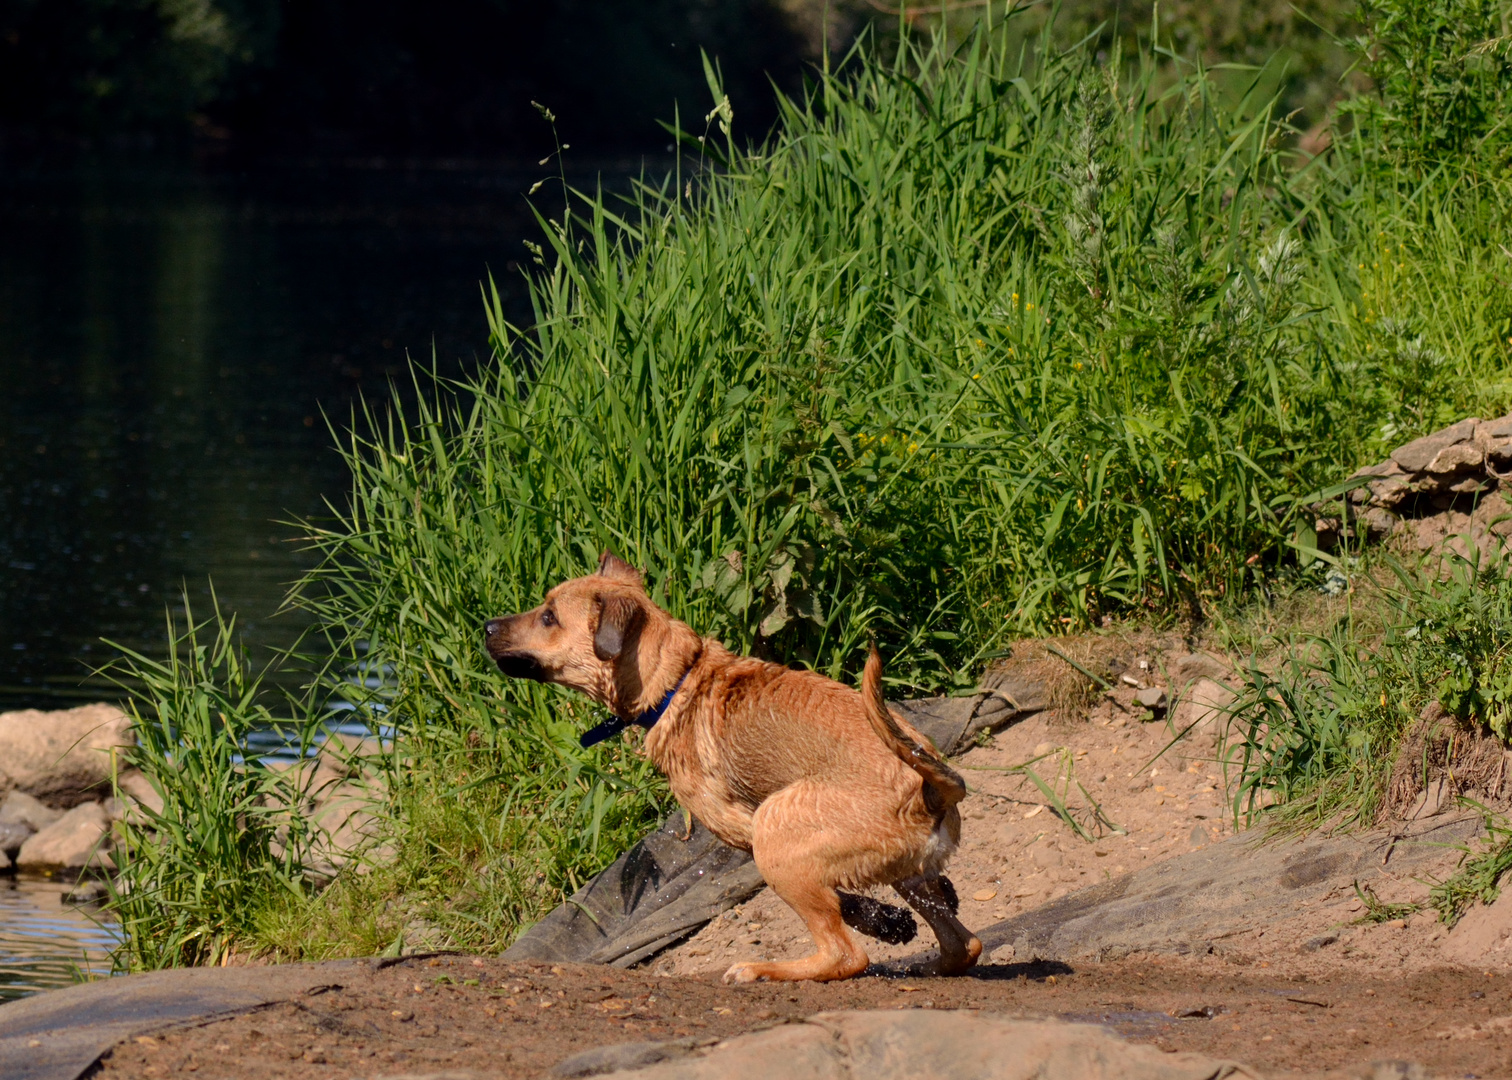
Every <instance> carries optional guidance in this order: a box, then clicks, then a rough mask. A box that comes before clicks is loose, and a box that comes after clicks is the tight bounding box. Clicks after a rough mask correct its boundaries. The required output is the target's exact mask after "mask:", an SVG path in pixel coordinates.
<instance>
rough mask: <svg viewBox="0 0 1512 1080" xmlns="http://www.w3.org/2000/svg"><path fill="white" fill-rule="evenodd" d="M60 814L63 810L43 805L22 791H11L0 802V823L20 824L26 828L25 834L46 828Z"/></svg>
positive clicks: (60, 815)
mask: <svg viewBox="0 0 1512 1080" xmlns="http://www.w3.org/2000/svg"><path fill="white" fill-rule="evenodd" d="M62 816H63V811H61V810H54V809H53V808H52V807H50V806H45V805H43V803H42V802H41V800H39V799H36V798H33V797H32V796H30V795H28V794H27V793H26V792H24V791H12V792H11V793H10V794H9V795H7V796H6V797H5V801H4V802H0V825H17V826H20V827H22V828H25V829H27V830H28V833H27V835H30V834H31V833H34V832H37V831H38V830H40V829H45V828H47V827H48V826H49V825H51V824H52V823H53V822H55V821H57V820H58V819H59V818H60V817H62Z"/></svg>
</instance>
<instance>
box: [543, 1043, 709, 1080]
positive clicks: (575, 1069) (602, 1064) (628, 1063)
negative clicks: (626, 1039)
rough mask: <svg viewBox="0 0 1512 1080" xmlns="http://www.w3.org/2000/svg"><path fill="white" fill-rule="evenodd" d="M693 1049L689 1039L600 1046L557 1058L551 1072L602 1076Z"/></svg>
mask: <svg viewBox="0 0 1512 1080" xmlns="http://www.w3.org/2000/svg"><path fill="white" fill-rule="evenodd" d="M692 1052H693V1051H692V1046H691V1044H690V1043H689V1042H687V1041H686V1040H680V1041H677V1042H632V1043H617V1044H616V1045H614V1046H596V1047H594V1048H593V1049H592V1050H584V1051H583V1052H582V1053H581V1054H573V1055H572V1056H571V1057H570V1058H565V1059H563V1060H562V1061H559V1062H557V1063H556V1064H555V1065H553V1066H552V1067H551V1071H550V1072H549V1073H547V1075H548V1076H554V1077H560V1078H562V1080H576V1078H577V1077H580V1076H599V1075H602V1074H603V1073H612V1072H616V1071H618V1070H621V1069H643V1068H645V1067H646V1066H647V1065H655V1064H657V1063H658V1062H662V1061H675V1060H676V1059H678V1058H683V1057H687V1056H688V1055H689V1054H690V1053H692Z"/></svg>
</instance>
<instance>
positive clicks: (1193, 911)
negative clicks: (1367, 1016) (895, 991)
mask: <svg viewBox="0 0 1512 1080" xmlns="http://www.w3.org/2000/svg"><path fill="white" fill-rule="evenodd" d="M1259 831H1260V830H1256V832H1259ZM1479 831H1480V819H1479V818H1477V817H1473V816H1472V817H1464V818H1459V819H1456V820H1452V821H1451V820H1445V819H1444V818H1436V819H1434V820H1433V821H1432V822H1424V823H1418V824H1415V825H1404V826H1398V827H1397V828H1396V829H1395V831H1392V830H1387V829H1377V830H1372V831H1370V832H1361V833H1357V834H1354V835H1351V836H1342V835H1336V836H1323V835H1321V834H1314V835H1313V836H1310V837H1308V838H1306V839H1304V840H1295V841H1293V840H1285V841H1279V840H1278V841H1273V842H1269V843H1267V842H1266V841H1265V839H1264V837H1262V836H1258V835H1255V834H1254V833H1240V834H1238V835H1237V836H1232V837H1230V838H1228V839H1226V840H1222V841H1219V842H1218V843H1214V844H1210V845H1208V846H1207V847H1204V848H1202V849H1200V850H1198V851H1193V852H1190V853H1188V854H1186V855H1178V856H1176V857H1175V858H1172V859H1166V860H1164V861H1162V862H1158V863H1154V864H1152V865H1150V866H1147V867H1145V868H1143V869H1141V870H1137V871H1135V872H1134V873H1132V874H1125V875H1124V876H1122V877H1118V878H1114V879H1112V880H1111V881H1105V882H1103V883H1101V884H1099V885H1094V886H1092V887H1091V888H1087V889H1082V890H1080V891H1078V892H1074V893H1071V894H1069V895H1067V896H1063V897H1061V898H1060V899H1059V900H1054V901H1052V902H1050V903H1048V904H1045V905H1044V906H1042V907H1039V908H1035V909H1034V910H1032V911H1028V912H1025V913H1024V914H1022V915H1018V916H1015V917H1014V918H1011V919H1007V920H1004V921H1003V922H999V923H995V924H993V925H991V926H988V927H985V928H983V929H980V930H978V931H977V937H978V938H979V939H980V940H981V942H982V951H983V952H984V953H985V954H988V955H991V954H992V953H993V952H994V951H995V950H996V949H998V948H1000V947H1001V946H1003V945H1005V944H1011V945H1013V947H1014V956H1015V962H1017V963H1030V962H1032V961H1035V960H1053V961H1062V962H1065V963H1078V962H1083V961H1087V960H1114V959H1119V958H1122V957H1126V956H1129V955H1131V954H1134V953H1142V952H1150V953H1165V954H1176V955H1197V956H1200V955H1203V954H1205V953H1209V952H1220V953H1222V952H1225V951H1226V950H1227V949H1228V948H1229V947H1230V945H1229V943H1230V942H1232V941H1234V940H1235V939H1236V938H1242V937H1243V936H1244V935H1247V934H1250V933H1252V932H1253V930H1254V928H1255V927H1257V926H1271V925H1272V924H1281V923H1284V922H1286V921H1287V920H1288V919H1291V918H1293V917H1294V916H1295V915H1296V913H1297V912H1298V911H1299V910H1300V909H1301V908H1302V907H1303V906H1304V905H1306V904H1308V903H1313V902H1316V901H1317V900H1319V899H1321V898H1322V897H1324V896H1327V895H1331V894H1334V893H1343V894H1346V895H1347V894H1348V892H1349V890H1350V889H1352V888H1353V886H1354V883H1355V882H1356V881H1358V882H1360V883H1361V884H1362V885H1369V884H1371V882H1373V881H1379V880H1381V877H1382V875H1383V874H1384V873H1385V872H1386V870H1387V869H1389V871H1390V872H1391V873H1392V874H1395V875H1397V876H1399V877H1404V878H1411V877H1413V876H1414V875H1415V874H1418V873H1420V872H1426V870H1428V869H1429V868H1432V867H1436V866H1437V865H1439V863H1440V862H1442V861H1443V860H1444V859H1445V857H1446V855H1445V853H1446V850H1448V849H1452V848H1453V847H1454V845H1456V844H1460V843H1463V842H1464V841H1465V840H1467V839H1469V838H1470V837H1472V836H1475V835H1476V834H1477V833H1478V832H1479ZM1388 853H1389V854H1390V866H1389V868H1383V866H1382V857H1383V856H1384V855H1386V854H1388ZM1449 854H1452V851H1450V852H1449ZM924 959H925V957H924V956H923V955H922V954H921V955H917V956H912V957H907V958H905V959H902V960H898V961H889V962H888V963H885V964H882V965H879V966H880V967H882V968H884V969H888V970H894V969H895V970H898V971H906V970H908V968H909V966H910V965H915V964H918V963H920V962H922V961H923V960H924Z"/></svg>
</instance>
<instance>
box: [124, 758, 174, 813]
mask: <svg viewBox="0 0 1512 1080" xmlns="http://www.w3.org/2000/svg"><path fill="white" fill-rule="evenodd" d="M116 789H117V790H118V791H120V793H121V794H122V795H123V796H125V797H126V798H127V799H129V800H130V801H132V802H134V803H136V804H137V805H138V806H140V807H142V808H143V809H145V810H149V811H151V812H152V813H154V814H161V813H162V812H163V797H162V796H161V795H159V794H158V791H157V788H155V787H153V786H152V781H151V780H149V779H147V776H146V774H145V773H143V772H141V771H139V770H137V769H132V770H130V771H129V772H123V773H122V774H121V775H120V776H119V777H117V778H116Z"/></svg>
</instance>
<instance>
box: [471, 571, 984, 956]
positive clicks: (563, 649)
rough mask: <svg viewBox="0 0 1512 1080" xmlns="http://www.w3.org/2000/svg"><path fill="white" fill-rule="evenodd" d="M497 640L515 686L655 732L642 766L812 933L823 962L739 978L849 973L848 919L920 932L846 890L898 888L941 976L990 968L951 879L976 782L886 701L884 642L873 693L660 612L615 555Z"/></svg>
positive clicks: (866, 680) (506, 623)
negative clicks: (563, 692) (754, 653)
mask: <svg viewBox="0 0 1512 1080" xmlns="http://www.w3.org/2000/svg"><path fill="white" fill-rule="evenodd" d="M484 632H485V635H486V644H487V648H488V653H489V655H490V656H491V657H492V658H493V659H494V661H495V662H496V663H497V664H498V665H499V668H500V670H501V671H503V672H504V674H506V675H509V676H513V677H515V678H524V679H536V680H538V681H541V682H552V683H558V684H560V685H562V686H569V687H572V688H573V689H575V690H581V691H582V692H583V693H585V694H587V695H588V696H589V697H591V698H593V700H595V701H597V702H599V703H600V704H602V705H605V706H607V707H608V708H609V710H610V711H611V712H613V713H614V715H615V716H616V717H618V718H619V720H620V721H622V722H628V723H636V722H639V723H641V724H643V725H645V726H649V728H650V730H649V731H648V732H647V733H646V742H645V754H646V756H647V757H648V758H650V760H651V761H652V763H653V764H655V765H656V766H657V768H659V769H661V771H662V772H663V773H665V774H666V776H667V779H668V781H669V782H670V784H671V786H672V792H673V794H674V795H676V796H677V799H678V801H679V802H681V803H682V805H683V806H685V807H687V808H688V810H689V811H691V812H692V813H693V814H694V815H695V816H696V817H697V818H698V819H699V820H700V821H702V822H703V823H704V824H705V825H706V826H707V827H708V828H709V830H710V831H711V832H713V833H714V835H716V836H718V837H719V838H720V839H721V840H723V841H724V842H725V843H727V844H729V845H731V846H732V847H737V848H743V849H745V850H747V851H749V852H751V854H752V855H753V856H754V857H755V860H756V866H757V868H758V869H759V870H760V871H761V875H762V877H764V878H765V879H766V881H767V884H769V885H771V886H772V888H773V889H775V890H776V891H777V895H778V896H780V897H782V899H783V900H785V901H786V902H787V903H788V905H789V906H790V907H791V908H792V909H793V910H794V911H796V912H797V913H798V915H799V916H800V917H801V918H802V919H803V921H804V922H805V923H806V924H807V925H808V928H809V932H810V933H811V934H812V935H813V936H814V943H815V945H816V946H817V947H818V951H817V952H815V953H814V955H812V956H810V957H807V958H805V959H803V960H792V961H787V962H784V963H742V964H736V965H735V966H734V967H732V968H730V970H729V971H727V972H726V973H725V981H726V982H754V981H755V980H757V979H845V978H849V977H850V976H852V975H855V974H858V973H859V972H861V971H863V970H864V969H865V968H866V966H867V962H868V961H867V956H866V952H865V950H864V949H862V948H861V947H860V946H859V945H858V944H857V943H856V941H855V939H854V938H853V937H852V936H851V934H850V932H849V931H848V930H847V929H846V928H845V923H846V922H847V921H848V922H851V923H852V924H853V925H857V926H858V928H860V929H863V930H866V931H868V932H871V933H872V934H873V936H879V937H884V938H888V932H887V929H886V928H882V929H879V928H878V926H877V923H878V922H882V923H886V922H887V921H888V912H889V911H891V912H893V913H896V914H897V915H901V916H903V918H905V919H907V920H908V922H909V924H910V926H911V925H912V920H911V919H908V916H907V913H906V912H902V911H900V910H899V909H896V908H890V906H889V905H883V904H878V903H876V902H875V901H869V900H867V899H866V898H864V897H853V896H848V895H844V894H842V893H840V892H839V891H838V889H839V888H841V887H845V888H861V887H866V886H871V885H891V886H892V887H893V888H894V889H895V890H897V892H898V894H899V895H900V896H902V897H903V899H904V900H905V901H907V902H908V904H909V905H910V906H912V907H913V908H914V909H915V910H916V911H918V912H919V914H920V915H922V916H923V917H924V920H925V921H926V922H928V923H929V925H930V927H931V928H932V929H933V930H934V933H935V937H936V938H937V939H938V940H939V943H940V957H939V959H938V960H937V961H935V962H934V963H933V964H932V965H931V969H930V970H931V971H932V972H933V973H937V974H946V975H953V974H958V973H960V972H962V971H965V970H966V969H967V968H969V967H971V965H972V964H974V963H976V960H977V957H978V956H979V955H980V954H981V951H982V946H981V943H980V942H979V941H977V939H976V938H975V937H974V936H973V935H972V933H971V931H969V930H967V929H966V927H964V926H962V925H961V923H960V921H959V920H958V919H957V918H956V917H955V908H956V903H955V896H954V890H952V889H951V888H950V884H949V882H948V881H947V880H946V879H944V878H942V877H941V876H940V871H941V870H942V869H943V867H944V865H945V861H946V859H948V858H949V857H950V854H951V853H952V852H953V851H954V850H955V847H956V844H957V842H958V841H959V840H960V835H961V817H960V814H959V813H958V811H957V810H956V806H955V804H956V803H957V802H959V801H960V800H961V798H962V797H963V796H964V795H965V794H966V785H965V783H964V782H963V781H962V780H961V778H960V776H959V775H957V774H956V773H955V772H954V771H953V770H952V769H951V768H950V767H949V766H948V765H946V764H945V763H944V762H943V761H942V760H941V759H940V758H939V756H938V755H937V754H936V753H935V752H934V750H933V748H932V747H930V746H929V745H928V743H927V741H926V740H925V739H924V738H923V737H922V736H921V735H920V734H919V733H918V732H917V731H915V730H914V729H913V728H912V727H910V726H909V725H908V724H907V723H906V722H904V721H903V720H902V719H900V718H899V717H897V716H895V715H894V714H893V713H892V712H891V711H889V710H888V708H887V706H886V705H885V704H884V703H883V700H882V692H881V682H882V660H881V658H880V657H879V656H878V655H877V651H876V649H875V648H873V649H872V652H871V656H870V658H869V659H868V660H867V663H866V670H865V672H864V673H863V675H862V679H861V693H859V694H858V693H856V691H854V690H852V689H850V688H849V687H845V686H841V685H840V684H839V683H836V682H833V681H831V680H829V679H826V678H824V677H823V676H822V675H818V674H815V673H814V672H811V671H796V670H793V669H791V668H785V667H782V666H780V665H777V664H769V663H766V662H764V661H761V660H754V659H750V658H748V657H740V656H736V655H734V654H733V653H731V652H730V651H729V650H728V649H726V648H725V647H724V646H723V645H721V644H720V643H719V642H717V641H714V640H713V639H711V638H700V637H699V636H698V635H697V634H696V633H694V632H693V630H692V629H691V628H690V627H689V626H688V625H687V624H685V623H681V622H678V621H677V620H676V619H674V618H672V616H670V615H669V614H667V613H666V612H665V611H663V610H662V609H661V608H659V607H657V606H656V605H655V604H653V603H652V602H651V600H650V598H649V597H647V595H646V593H645V590H644V589H643V588H642V586H641V576H640V574H639V572H637V571H636V570H635V569H634V568H633V567H631V566H629V565H627V564H626V563H624V562H622V561H620V560H619V559H617V558H615V557H614V556H613V555H611V554H610V553H608V552H605V553H604V556H603V558H602V560H600V562H599V569H598V573H596V574H592V575H589V576H588V577H580V578H574V579H573V580H571V581H567V582H563V583H562V584H561V585H558V586H557V587H556V588H554V589H552V590H551V591H550V592H549V593H547V594H546V600H545V602H544V603H542V604H541V606H540V607H538V608H536V609H535V610H533V611H527V612H524V613H523V614H520V615H510V616H507V617H505V618H500V619H491V620H489V622H488V623H487V625H486V626H485V629H484ZM616 730H617V727H616ZM893 930H894V932H896V926H895V925H894V927H893ZM908 936H911V934H910V935H908ZM900 939H901V940H906V936H905V937H901V938H898V937H895V938H890V939H889V940H900Z"/></svg>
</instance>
